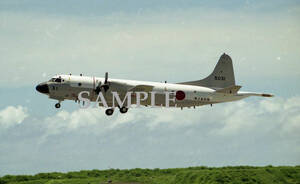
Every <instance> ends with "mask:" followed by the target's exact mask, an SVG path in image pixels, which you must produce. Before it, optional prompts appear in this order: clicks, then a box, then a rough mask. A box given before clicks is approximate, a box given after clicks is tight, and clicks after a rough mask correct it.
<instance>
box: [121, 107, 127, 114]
mask: <svg viewBox="0 0 300 184" xmlns="http://www.w3.org/2000/svg"><path fill="white" fill-rule="evenodd" d="M127 111H128V108H127V107H121V108H120V112H121V113H126V112H127Z"/></svg>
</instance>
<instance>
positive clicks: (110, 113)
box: [105, 109, 114, 116]
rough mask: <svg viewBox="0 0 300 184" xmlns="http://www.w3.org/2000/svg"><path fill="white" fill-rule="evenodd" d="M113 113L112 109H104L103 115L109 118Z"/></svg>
mask: <svg viewBox="0 0 300 184" xmlns="http://www.w3.org/2000/svg"><path fill="white" fill-rule="evenodd" d="M113 113H114V109H106V111H105V114H106V115H107V116H111V115H112V114H113Z"/></svg>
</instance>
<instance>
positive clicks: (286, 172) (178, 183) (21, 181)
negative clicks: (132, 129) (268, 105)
mask: <svg viewBox="0 0 300 184" xmlns="http://www.w3.org/2000/svg"><path fill="white" fill-rule="evenodd" d="M7 183H9V184H14V183H15V184H101V183H103V184H104V183H112V184H129V183H130V184H147V183H151V184H152V183H153V184H158V183H159V184H170V183H175V184H190V183H211V184H213V183H233V184H238V183H267V184H272V183H295V184H300V166H295V167H291V166H281V167H273V166H266V167H250V166H235V167H222V168H214V167H189V168H176V169H130V170H119V169H110V170H90V171H86V170H84V171H78V172H68V173H58V172H53V173H40V174H36V175H17V176H13V175H6V176H3V177H1V178H0V184H7Z"/></svg>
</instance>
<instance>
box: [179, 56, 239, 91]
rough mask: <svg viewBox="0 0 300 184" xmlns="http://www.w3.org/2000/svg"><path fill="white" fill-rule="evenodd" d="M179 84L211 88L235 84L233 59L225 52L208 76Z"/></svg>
mask: <svg viewBox="0 0 300 184" xmlns="http://www.w3.org/2000/svg"><path fill="white" fill-rule="evenodd" d="M179 84H186V85H194V86H203V87H210V88H226V87H229V86H234V85H235V79H234V72H233V66H232V60H231V58H230V56H228V55H227V54H225V53H224V54H223V55H222V56H221V57H220V59H219V61H218V63H217V65H216V67H215V69H214V71H213V72H212V73H211V74H210V75H209V76H208V77H206V78H204V79H202V80H197V81H190V82H182V83H179Z"/></svg>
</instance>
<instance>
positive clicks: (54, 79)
mask: <svg viewBox="0 0 300 184" xmlns="http://www.w3.org/2000/svg"><path fill="white" fill-rule="evenodd" d="M62 81H63V80H62V79H61V78H52V79H50V82H58V83H61V82H62Z"/></svg>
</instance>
